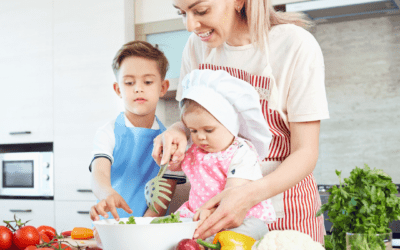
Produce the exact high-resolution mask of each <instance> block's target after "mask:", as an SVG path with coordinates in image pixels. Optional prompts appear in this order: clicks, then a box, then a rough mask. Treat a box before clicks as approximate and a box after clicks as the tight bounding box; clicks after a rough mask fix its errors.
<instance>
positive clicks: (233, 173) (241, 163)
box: [227, 137, 263, 181]
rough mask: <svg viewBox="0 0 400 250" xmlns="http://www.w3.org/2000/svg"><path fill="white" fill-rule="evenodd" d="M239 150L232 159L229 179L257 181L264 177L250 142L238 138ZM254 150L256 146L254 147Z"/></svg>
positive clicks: (228, 174)
mask: <svg viewBox="0 0 400 250" xmlns="http://www.w3.org/2000/svg"><path fill="white" fill-rule="evenodd" d="M237 140H238V141H239V148H238V149H237V151H236V152H235V155H234V156H233V158H232V161H231V164H230V165H229V170H228V173H227V178H241V179H246V180H251V181H255V180H258V179H261V178H262V177H263V175H262V171H261V166H260V161H259V159H258V154H257V152H256V151H255V149H254V150H252V149H251V148H250V146H249V143H250V142H249V141H246V140H245V139H242V138H239V137H238V138H237ZM253 148H254V146H253Z"/></svg>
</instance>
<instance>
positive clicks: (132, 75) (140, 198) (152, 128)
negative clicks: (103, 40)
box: [89, 41, 186, 221]
mask: <svg viewBox="0 0 400 250" xmlns="http://www.w3.org/2000/svg"><path fill="white" fill-rule="evenodd" d="M112 68H113V70H114V74H115V77H116V79H117V82H115V83H114V91H115V93H116V94H117V95H118V96H119V97H120V98H122V100H123V103H124V108H125V111H124V112H122V113H121V114H120V115H119V116H118V117H117V118H116V119H114V120H113V121H111V122H109V123H107V124H106V125H105V126H103V127H101V128H100V129H99V130H98V131H97V133H96V136H95V140H94V151H93V160H92V163H91V166H90V167H89V169H92V170H93V173H92V188H93V192H94V194H95V195H96V197H97V198H98V199H99V200H100V201H99V202H98V203H97V205H95V206H93V207H92V208H91V211H90V217H91V219H92V220H99V219H100V217H99V216H100V215H101V216H103V217H105V218H109V217H110V218H111V217H114V218H115V219H116V220H117V221H118V220H119V218H120V217H129V216H132V215H133V216H139V217H141V216H143V217H146V216H150V217H158V216H162V215H165V213H166V209H163V208H162V207H160V206H159V205H158V204H155V206H156V209H157V211H159V212H160V214H157V213H155V212H153V211H152V210H151V209H148V208H147V205H146V200H145V197H144V188H145V185H146V183H147V181H149V180H150V179H152V178H154V177H155V176H156V175H157V173H158V171H159V169H160V168H159V166H158V165H157V164H156V162H155V161H154V160H153V158H152V156H151V153H152V150H153V139H154V138H155V137H156V136H157V135H159V134H161V133H162V132H163V131H165V127H164V125H163V124H162V123H161V122H160V121H159V120H158V119H157V117H156V116H155V112H156V106H157V102H158V100H159V98H160V97H162V96H164V95H165V93H166V92H167V90H168V87H169V82H168V80H165V75H166V72H167V69H168V61H167V58H166V57H165V55H164V54H163V53H162V52H161V51H160V50H158V49H157V48H155V47H153V46H152V45H151V44H149V43H147V42H142V41H133V42H129V43H127V44H125V45H123V46H122V48H121V49H120V50H119V51H118V52H117V54H116V56H115V58H114V60H113V64H112ZM163 177H164V178H165V179H167V182H168V184H170V185H171V188H170V190H171V191H172V194H167V193H166V195H168V196H169V197H170V198H172V195H173V192H174V191H175V186H176V184H177V183H178V184H181V183H185V181H186V179H185V177H184V174H183V172H171V171H168V170H167V172H166V173H165V174H164V176H163ZM160 199H161V200H162V202H163V203H164V204H166V205H167V207H168V204H169V202H168V201H167V200H165V199H163V198H161V197H160ZM107 212H108V213H107Z"/></svg>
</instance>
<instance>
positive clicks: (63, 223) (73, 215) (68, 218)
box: [55, 201, 96, 232]
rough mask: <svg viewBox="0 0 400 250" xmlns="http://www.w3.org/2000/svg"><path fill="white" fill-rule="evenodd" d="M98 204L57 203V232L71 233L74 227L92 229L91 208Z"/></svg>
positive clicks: (81, 202) (79, 202)
mask: <svg viewBox="0 0 400 250" xmlns="http://www.w3.org/2000/svg"><path fill="white" fill-rule="evenodd" d="M95 204H96V202H94V201H92V202H84V201H56V202H55V207H56V209H55V211H56V212H55V217H56V230H57V232H63V231H69V230H72V229H73V228H74V227H86V228H92V221H91V220H90V215H89V211H90V208H91V207H92V206H93V205H95Z"/></svg>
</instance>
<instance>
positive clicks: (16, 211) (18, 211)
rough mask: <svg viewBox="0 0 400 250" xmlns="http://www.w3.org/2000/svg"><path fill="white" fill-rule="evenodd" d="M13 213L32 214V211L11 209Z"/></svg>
mask: <svg viewBox="0 0 400 250" xmlns="http://www.w3.org/2000/svg"><path fill="white" fill-rule="evenodd" d="M10 212H11V213H31V212H32V209H25V210H23V209H10Z"/></svg>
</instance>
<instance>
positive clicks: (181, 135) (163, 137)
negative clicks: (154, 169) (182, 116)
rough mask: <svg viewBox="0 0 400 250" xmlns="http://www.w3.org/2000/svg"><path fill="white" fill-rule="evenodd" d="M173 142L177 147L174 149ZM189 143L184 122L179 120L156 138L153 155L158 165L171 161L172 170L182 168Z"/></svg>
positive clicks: (170, 167)
mask: <svg viewBox="0 0 400 250" xmlns="http://www.w3.org/2000/svg"><path fill="white" fill-rule="evenodd" d="M173 144H176V146H177V149H176V151H175V153H173V154H171V153H172V151H173V147H174V146H173ZM186 145H187V135H186V132H185V129H184V125H183V124H182V122H177V123H175V124H174V125H172V126H171V127H169V128H168V129H167V130H166V131H165V132H164V133H162V134H160V135H158V136H157V137H156V138H155V139H154V148H153V152H152V154H151V155H152V156H153V158H154V160H155V161H156V162H157V164H158V165H163V164H165V163H167V162H168V161H170V164H169V169H170V170H172V171H178V170H180V164H181V162H182V160H183V158H184V157H185V150H186Z"/></svg>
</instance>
